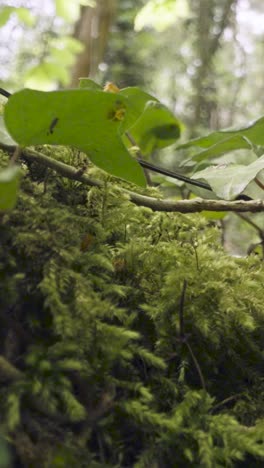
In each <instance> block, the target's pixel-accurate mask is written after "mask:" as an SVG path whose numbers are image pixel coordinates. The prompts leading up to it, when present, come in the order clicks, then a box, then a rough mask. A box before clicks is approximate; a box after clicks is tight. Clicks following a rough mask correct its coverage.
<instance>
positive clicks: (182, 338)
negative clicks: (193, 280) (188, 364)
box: [179, 279, 206, 390]
mask: <svg viewBox="0 0 264 468" xmlns="http://www.w3.org/2000/svg"><path fill="white" fill-rule="evenodd" d="M186 289H187V281H186V279H184V281H183V287H182V292H181V298H180V304H179V328H180V333H179V335H180V336H179V341H180V342H181V343H183V344H185V345H186V347H187V348H188V351H189V353H190V355H191V357H192V360H193V362H194V365H195V367H196V370H197V373H198V375H199V377H200V381H201V385H202V388H203V390H206V385H205V380H204V376H203V373H202V370H201V367H200V364H199V362H198V360H197V359H196V357H195V354H194V352H193V350H192V347H191V345H190V343H189V341H188V339H189V336H188V334H185V330H184V302H185V296H186Z"/></svg>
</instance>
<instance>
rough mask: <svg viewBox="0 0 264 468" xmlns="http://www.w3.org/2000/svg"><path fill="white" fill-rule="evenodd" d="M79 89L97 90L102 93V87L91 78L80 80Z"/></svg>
mask: <svg viewBox="0 0 264 468" xmlns="http://www.w3.org/2000/svg"><path fill="white" fill-rule="evenodd" d="M79 88H81V89H97V90H101V91H102V86H100V85H99V84H97V83H96V82H95V81H93V80H90V78H79Z"/></svg>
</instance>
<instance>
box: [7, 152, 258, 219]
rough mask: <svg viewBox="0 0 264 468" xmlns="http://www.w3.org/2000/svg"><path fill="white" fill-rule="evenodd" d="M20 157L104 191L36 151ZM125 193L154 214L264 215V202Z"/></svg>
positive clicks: (24, 153) (76, 170)
mask: <svg viewBox="0 0 264 468" xmlns="http://www.w3.org/2000/svg"><path fill="white" fill-rule="evenodd" d="M0 149H3V150H5V151H7V152H8V153H10V154H13V151H14V147H13V146H7V145H4V144H3V143H0ZM21 156H22V157H23V158H24V159H26V160H29V161H34V162H38V163H39V164H42V165H44V166H46V167H49V168H51V169H53V170H54V171H55V172H56V173H57V174H59V175H61V176H62V177H66V178H67V179H72V180H77V181H79V182H82V183H83V184H85V185H90V186H93V187H103V186H104V184H103V182H101V181H99V180H95V179H92V178H91V177H89V176H88V175H86V174H81V173H80V171H79V170H78V169H75V168H74V167H72V166H70V165H68V164H65V163H63V162H61V161H56V159H53V158H50V157H49V156H45V155H44V154H41V153H39V152H38V151H36V150H33V149H28V148H27V149H25V148H24V149H22V152H21ZM122 191H123V193H126V194H127V195H128V197H129V199H130V200H131V202H132V203H135V204H136V205H139V206H145V207H147V208H151V209H152V210H153V211H166V212H179V213H200V212H201V211H234V212H240V213H242V212H244V213H245V212H251V213H259V212H263V211H264V201H263V200H250V201H244V200H236V201H226V200H204V199H202V198H195V199H193V200H175V201H174V200H163V199H161V198H153V197H149V196H146V195H140V194H138V193H136V192H132V191H130V190H126V189H122Z"/></svg>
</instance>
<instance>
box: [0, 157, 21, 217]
mask: <svg viewBox="0 0 264 468" xmlns="http://www.w3.org/2000/svg"><path fill="white" fill-rule="evenodd" d="M19 176H20V169H19V167H17V166H12V167H11V166H10V167H7V168H6V169H3V170H2V171H1V172H0V210H1V211H6V210H11V209H12V208H14V206H15V204H16V200H17V191H18V187H19V178H20V177H19Z"/></svg>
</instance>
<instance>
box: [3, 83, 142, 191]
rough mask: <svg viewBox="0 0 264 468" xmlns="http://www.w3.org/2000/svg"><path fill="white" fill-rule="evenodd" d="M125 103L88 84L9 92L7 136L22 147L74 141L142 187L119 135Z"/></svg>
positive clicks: (72, 143) (138, 172) (106, 167)
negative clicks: (67, 88)
mask: <svg viewBox="0 0 264 468" xmlns="http://www.w3.org/2000/svg"><path fill="white" fill-rule="evenodd" d="M127 114H128V115H129V103H128V102H127V99H125V98H124V97H123V96H120V95H119V94H113V93H105V92H103V91H97V90H89V89H75V90H66V91H52V92H46V93H45V92H42V91H34V90H29V89H25V90H23V91H19V92H17V93H15V94H13V95H12V96H11V97H10V98H9V100H8V102H7V104H6V106H5V111H4V119H5V124H6V126H7V129H8V131H9V133H10V134H11V136H12V137H13V138H14V140H15V141H17V142H18V143H19V144H20V145H21V146H28V145H38V144H54V145H70V146H75V147H76V148H78V149H80V150H81V151H83V152H85V153H86V154H87V155H88V156H89V158H90V159H91V161H92V162H93V163H94V164H95V165H97V166H98V167H100V168H101V169H103V170H105V171H107V172H109V173H110V174H112V175H114V176H116V177H121V178H123V179H125V180H128V181H130V182H133V183H135V184H138V185H141V186H145V177H144V173H143V170H142V168H141V166H140V165H139V163H138V162H137V161H136V160H135V159H133V158H132V157H131V156H130V154H129V152H128V150H127V149H126V147H125V146H124V144H123V142H122V140H121V134H120V131H121V130H120V128H121V124H122V121H123V120H125V119H126V118H127Z"/></svg>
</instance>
